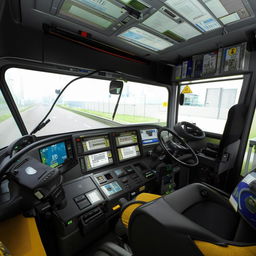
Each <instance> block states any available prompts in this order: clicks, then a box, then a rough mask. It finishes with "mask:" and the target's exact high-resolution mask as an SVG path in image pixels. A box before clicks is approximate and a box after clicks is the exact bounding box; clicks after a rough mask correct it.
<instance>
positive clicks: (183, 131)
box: [173, 121, 205, 140]
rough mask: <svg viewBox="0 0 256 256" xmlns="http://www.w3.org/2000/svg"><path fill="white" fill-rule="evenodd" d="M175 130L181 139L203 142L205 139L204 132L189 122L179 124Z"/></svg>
mask: <svg viewBox="0 0 256 256" xmlns="http://www.w3.org/2000/svg"><path fill="white" fill-rule="evenodd" d="M173 128H174V130H175V132H177V134H178V135H179V136H180V137H182V138H184V139H186V140H202V139H204V138H205V133H204V131H203V130H201V129H200V128H199V127H197V126H196V125H194V124H192V123H189V122H185V121H183V122H179V123H177V124H176V125H175V126H174V127H173Z"/></svg>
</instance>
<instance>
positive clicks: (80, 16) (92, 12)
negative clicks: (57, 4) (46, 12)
mask: <svg viewBox="0 0 256 256" xmlns="http://www.w3.org/2000/svg"><path fill="white" fill-rule="evenodd" d="M125 13H127V11H126V10H125V9H123V8H121V7H119V6H117V5H115V4H113V3H111V2H110V1H108V0H100V1H94V0H73V1H72V0H65V1H64V3H63V5H62V7H61V9H60V11H59V14H60V15H63V16H67V17H69V18H72V19H74V20H78V21H80V22H83V23H89V24H91V25H97V26H99V27H101V28H105V29H107V28H109V27H110V26H111V25H112V24H113V23H114V20H115V19H118V18H120V17H121V16H122V15H123V14H125Z"/></svg>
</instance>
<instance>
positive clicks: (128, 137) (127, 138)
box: [116, 131, 138, 146]
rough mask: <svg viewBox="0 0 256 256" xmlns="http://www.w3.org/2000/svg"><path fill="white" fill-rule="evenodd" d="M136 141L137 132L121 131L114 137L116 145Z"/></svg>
mask: <svg viewBox="0 0 256 256" xmlns="http://www.w3.org/2000/svg"><path fill="white" fill-rule="evenodd" d="M137 142H138V137H137V132H136V131H131V132H123V133H120V134H119V135H118V136H117V137H116V145H117V146H123V145H128V144H135V143H137Z"/></svg>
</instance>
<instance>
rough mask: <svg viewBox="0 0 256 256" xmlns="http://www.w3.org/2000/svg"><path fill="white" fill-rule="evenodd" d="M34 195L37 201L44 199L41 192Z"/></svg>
mask: <svg viewBox="0 0 256 256" xmlns="http://www.w3.org/2000/svg"><path fill="white" fill-rule="evenodd" d="M34 195H35V196H36V197H37V198H38V199H39V200H41V199H42V198H44V195H43V193H42V192H41V191H39V190H37V191H36V192H35V193H34Z"/></svg>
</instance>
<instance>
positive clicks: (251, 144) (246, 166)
mask: <svg viewBox="0 0 256 256" xmlns="http://www.w3.org/2000/svg"><path fill="white" fill-rule="evenodd" d="M255 168H256V110H255V113H254V118H253V121H252V126H251V130H250V133H249V139H248V142H247V147H246V151H245V155H244V161H243V167H242V171H241V175H242V176H245V175H246V174H247V173H249V172H251V171H252V170H254V169H255Z"/></svg>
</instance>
